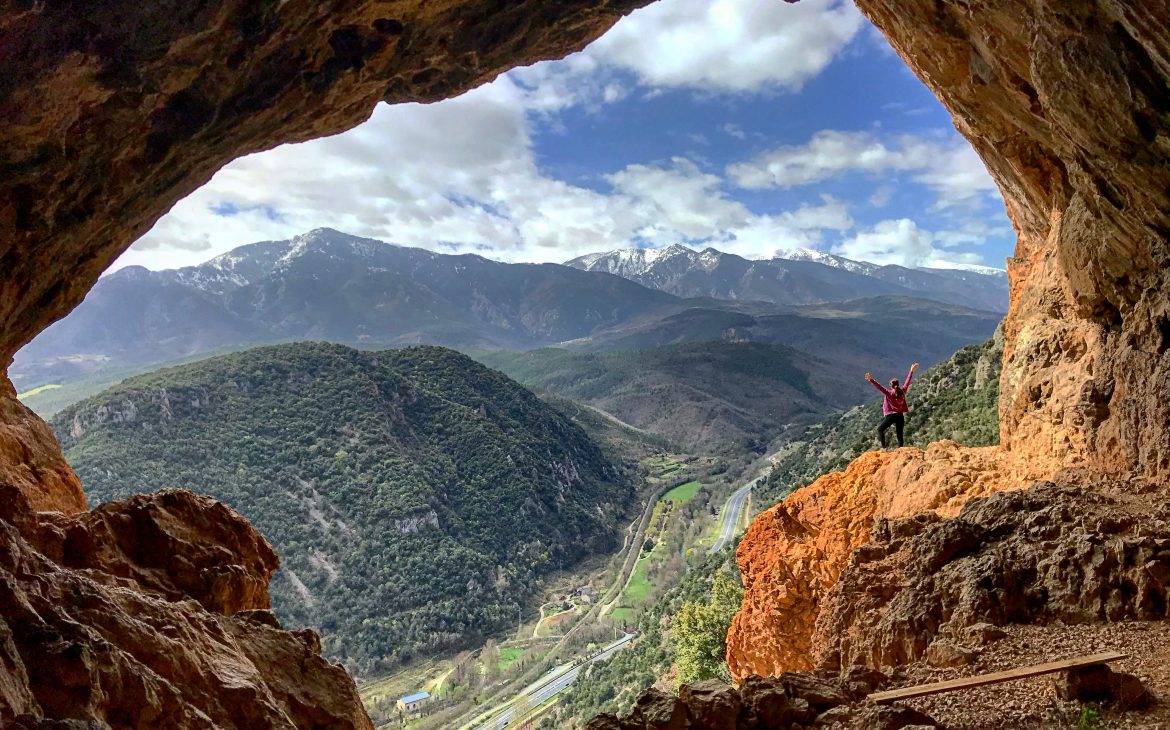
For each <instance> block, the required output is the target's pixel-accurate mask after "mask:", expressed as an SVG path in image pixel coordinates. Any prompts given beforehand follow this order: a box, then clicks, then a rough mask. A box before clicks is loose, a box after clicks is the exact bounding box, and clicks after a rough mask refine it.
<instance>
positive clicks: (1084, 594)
mask: <svg viewBox="0 0 1170 730" xmlns="http://www.w3.org/2000/svg"><path fill="white" fill-rule="evenodd" d="M1084 487H1085V485H1084V484H1078V485H1077V486H1076V487H1067V486H1058V485H1056V484H1053V483H1051V482H1041V483H1038V484H1036V485H1035V486H1033V487H1032V488H1030V489H1026V490H1022V491H1016V492H1008V493H1000V494H995V495H992V496H990V497H986V498H981V499H975V500H972V501H970V502H968V503H967V504H966V505H965V506H964V507H963V509H962V510H961V511H960V512H959V515H958V516H957V517H956V518H954V519H943V518H940V517H939V516H937V515H935V514H932V513H922V514H918V515H916V516H914V517H911V518H909V519H902V520H879V521H878V523H877V525H876V527H875V529H874V539H873V541H872V542H869V543H868V544H866V545H865V546H863V547H862V548H860V549H858V550H856V551H854V553H853V554H852V555H851V557H850V559H849V561H848V564H847V565H846V567H845V570H844V571H843V572H842V574H841V576H840V580H838V581H837V583H836V584H835V585H834V586H833V587H832V589H831V590H829V591H828V593H827V594H826V595H825V596H824V598H823V599H822V610H821V612H820V614H819V619H818V621H817V624H816V627H815V631H814V633H813V635H812V637H811V651H810V656H811V657H812V659H813V661H814V662H815V663H816V664H818V665H819V666H821V667H827V668H832V667H835V666H839V665H842V664H844V665H845V666H850V665H853V664H864V665H868V666H876V667H889V666H898V665H902V664H908V663H911V662H914V661H917V660H919V659H922V658H926V659H927V661H928V662H930V663H931V664H934V665H936V666H957V665H961V664H966V663H969V661H970V659H971V658H973V655H974V652H975V651H976V650H977V649H978V647H979V645H980V644H981V643H983V642H985V641H987V637H988V636H991V637H992V638H994V637H995V635H996V634H995V631H994V627H993V626H986V625H985V624H986V623H987V622H989V623H991V624H993V625H999V626H1003V625H1008V624H1029V623H1041V624H1044V623H1051V622H1053V621H1061V622H1064V623H1067V624H1081V623H1092V622H1100V621H1122V620H1145V621H1160V620H1165V619H1168V618H1170V505H1168V504H1166V503H1165V502H1164V501H1163V502H1162V503H1161V505H1160V507H1157V508H1153V509H1151V508H1150V506H1149V505H1148V503H1147V501H1146V500H1144V499H1140V498H1135V497H1134V496H1133V495H1127V494H1125V493H1124V492H1121V493H1116V492H1115V493H1113V494H1110V493H1109V492H1110V491H1112V490H1109V489H1108V487H1106V486H1098V487H1097V488H1096V489H1093V490H1086V489H1085V488H1084ZM1140 496H1141V495H1138V497H1140Z"/></svg>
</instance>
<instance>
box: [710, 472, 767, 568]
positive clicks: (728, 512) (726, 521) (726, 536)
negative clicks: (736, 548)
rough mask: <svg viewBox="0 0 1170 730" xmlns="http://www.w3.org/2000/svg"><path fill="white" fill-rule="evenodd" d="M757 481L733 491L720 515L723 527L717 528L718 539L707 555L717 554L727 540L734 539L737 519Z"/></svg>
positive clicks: (756, 479)
mask: <svg viewBox="0 0 1170 730" xmlns="http://www.w3.org/2000/svg"><path fill="white" fill-rule="evenodd" d="M758 481H760V479H759V477H757V478H755V479H753V480H751V481H750V482H748V483H747V484H745V485H743V486H742V487H740V488H739V489H737V490H735V494H733V495H731V499H730V500H728V501H727V509H725V510H724V511H723V514H722V515H721V516H722V517H723V525H722V526H721V527H720V528H719V539H718V540H716V541H715V544H714V545H712V546H711V549H710V550H708V551H707V554H708V555H711V554H714V553H717V552H719V551H720V550H721V549H723V546H724V545H726V544H727V541H728V540H730V539H731V538H733V537H735V528H736V527H737V526H738V525H739V518H740V514H741V513H742V512H743V506H744V504H746V503H747V498H748V495H749V494H751V491H752V487H754V486H756V482H758Z"/></svg>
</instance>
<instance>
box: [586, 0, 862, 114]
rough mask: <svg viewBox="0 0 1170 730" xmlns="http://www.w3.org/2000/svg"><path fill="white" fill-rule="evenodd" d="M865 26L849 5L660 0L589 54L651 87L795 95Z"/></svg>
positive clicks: (830, 0) (820, 0)
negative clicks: (789, 92)
mask: <svg viewBox="0 0 1170 730" xmlns="http://www.w3.org/2000/svg"><path fill="white" fill-rule="evenodd" d="M863 25H864V21H863V19H862V16H861V14H860V13H859V12H858V11H857V8H856V7H855V6H854V5H853V3H852V2H848V1H847V0H804V1H802V2H800V3H797V4H790V3H784V2H776V1H774V0H659V2H656V3H654V4H653V5H649V6H647V7H645V8H642V9H641V10H638V11H635V12H634V13H632V14H630V15H629V16H627V17H626V18H623V19H622V20H621V21H619V22H618V23H617V24H616V25H615V26H614V27H613V29H612V30H610V31H609V32H608V33H606V34H605V35H604V36H602V37H601V38H600V39H598V40H597V41H596V42H594V43H593V44H592V45H591V46H589V48H588V49H587V50H586V51H585V53H586V54H587V55H588V56H590V57H592V58H594V59H596V60H598V61H599V62H600V63H604V64H608V65H611V66H614V67H618V68H622V69H625V70H627V71H630V72H632V73H633V74H634V75H636V76H637V77H638V79H639V80H640V81H641V82H642V83H643V84H644V85H647V86H652V87H671V88H690V89H701V90H704V91H715V92H724V91H760V90H764V89H783V90H789V91H794V90H798V89H800V87H801V86H802V85H803V84H804V82H806V81H808V80H809V79H811V78H813V77H814V76H816V75H817V74H819V73H820V72H821V71H822V70H824V68H825V67H826V66H828V65H829V62H830V61H832V60H833V58H834V57H835V56H836V55H837V53H838V52H840V51H841V49H842V48H844V47H845V45H846V44H848V43H849V41H850V40H852V39H853V37H854V36H855V35H856V34H857V32H858V31H859V30H860V29H861V28H862V27H863Z"/></svg>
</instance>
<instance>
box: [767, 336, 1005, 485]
mask: <svg viewBox="0 0 1170 730" xmlns="http://www.w3.org/2000/svg"><path fill="white" fill-rule="evenodd" d="M1002 360H1003V330H1002V328H1001V329H998V330H996V333H995V337H993V338H992V339H990V340H988V341H987V342H984V343H983V344H981V345H971V346H970V347H964V348H963V349H962V350H959V351H958V352H956V353H955V355H954V356H953V357H952V358H951V359H949V360H946V361H944V362H941V363H939V364H938V365H935V366H934V367H932V368H930V369H929V370H927V371H926V372H924V373H923V374H922V375H920V376H918V378H917V380H916V381H915V383H914V384H913V385H912V386H911V389H910V397H909V401H910V413H909V414H907V416H906V444H907V445H908V446H919V447H922V446H926V445H927V444H929V443H930V442H931V441H938V440H940V439H950V440H952V441H957V442H959V443H961V444H963V445H965V446H988V445H991V444H995V443H999V414H998V410H997V409H998V402H999V371H1000V365H1001V361H1002ZM874 376H875V377H877V379H878V380H885V379H887V378H889V377H894V376H898V377H899V378H901V377H905V373H877V372H875V373H874ZM881 400H882V399H881V394H880V393H878V392H877V391H874V392H873V397H872V398H871V399H870V402H868V403H866V404H865V405H863V406H858V407H856V408H853V409H851V410H849V411H846V412H845V413H842V414H840V415H838V416H836V417H833V418H830V419H827V420H825V421H823V422H822V423H819V424H817V425H815V426H813V427H812V428H810V429H809V430H808V431H807V432H806V433H805V434H804V436H803V437H802V438H801V439H800V440H798V441H795V442H793V443H791V444H789V445H788V446H787V448H786V449H785V450H784V452H783V454H782V456H781V457H780V458H778V459H776V460H775V461H774V462H773V464H774V466H773V469H772V473H771V475H770V476H769V477H768V480H767V482H766V483H765V484H764V485H762V486H760V487H758V488H757V489H756V495H757V497H758V499H759V504H760V505H761V506H763V505H769V504H772V503H774V502H777V501H779V500H780V499H781V498H782V497H784V496H785V495H787V494H788V493H789V492H791V491H792V490H794V489H797V488H799V487H802V486H804V485H805V484H808V483H809V482H811V481H812V480H814V479H816V478H817V477H819V476H820V475H822V474H824V473H826V472H830V471H836V470H839V469H843V468H844V467H845V465H847V464H848V463H849V462H850V461H852V460H853V459H854V458H856V457H857V456H858V455H859V454H861V453H862V452H863V451H866V450H868V449H872V448H877V445H878V444H877V430H876V429H877V426H878V424H879V423H880V422H881V419H882V406H881ZM887 439H889V440H890V443H891V444H895V443H896V441H895V440H893V439H894V434H893V432H890V433H889V434H887Z"/></svg>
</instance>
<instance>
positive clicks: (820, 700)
mask: <svg viewBox="0 0 1170 730" xmlns="http://www.w3.org/2000/svg"><path fill="white" fill-rule="evenodd" d="M888 683H889V677H887V676H886V675H884V674H882V673H881V672H878V671H875V670H872V669H865V668H863V667H853V668H851V669H850V670H849V671H847V672H844V673H842V674H840V675H832V674H830V675H816V674H806V673H799V672H786V673H784V674H781V675H780V676H778V677H768V678H763V677H759V676H755V675H752V676H750V677H747V678H746V679H744V681H743V682H742V683H741V684H740V686H739V687H738V688H735V687H731V686H729V685H727V684H725V683H723V682H720V681H718V680H708V681H705V682H698V683H695V684H689V685H683V687H682V688H681V689H680V690H679V694H678V696H677V697H675V696H672V695H668V694H666V693H665V692H662V691H660V690H657V689H649V690H647V691H645V692H643V693H642V695H641V696H640V697H639V698H638V700H637V702H636V703H635V705H634V709H633V710H632V711H631V712H630V714H629V715H627V716H626V717H623V718H619V717H617V716H614V715H600V716H598V717H596V718H594V719H593V720H592V721H591V722H590V723H589V724H588V725H586V730H684V728H704V729H709V730H804V729H805V728H809V729H811V728H818V729H823V730H902V728H915V729H916V730H927V728H937V727H940V726H939V724H938V723H936V722H935V721H934V720H933V719H931V718H930V717H929V716H927V715H925V714H923V713H922V712H919V711H918V710H914V709H912V708H909V707H904V706H901V705H877V704H874V703H872V702H866V701H865V697H866V695H868V694H870V693H871V692H875V691H877V690H880V689H883V688H884V687H886V686H887V685H888Z"/></svg>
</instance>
